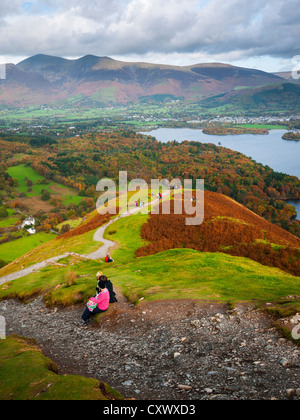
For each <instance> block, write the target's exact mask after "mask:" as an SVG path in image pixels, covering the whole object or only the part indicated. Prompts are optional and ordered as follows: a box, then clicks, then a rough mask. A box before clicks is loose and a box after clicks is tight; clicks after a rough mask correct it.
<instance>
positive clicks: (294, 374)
mask: <svg viewBox="0 0 300 420" xmlns="http://www.w3.org/2000/svg"><path fill="white" fill-rule="evenodd" d="M118 298H119V303H117V304H114V305H112V306H111V308H110V310H109V311H108V312H107V313H105V314H103V315H102V317H101V324H100V326H97V328H96V327H95V326H93V325H90V326H88V327H82V328H79V327H78V326H77V323H78V320H79V318H80V316H81V314H82V311H83V309H84V308H83V307H76V308H73V309H68V310H61V309H54V310H48V309H46V308H45V307H44V304H43V302H42V301H41V299H37V300H35V301H32V302H31V303H29V304H27V305H24V304H21V303H19V302H16V301H13V300H10V301H7V302H2V303H0V313H1V314H3V315H4V316H5V318H6V323H7V334H8V335H10V334H12V333H16V334H21V335H23V336H27V337H34V338H36V340H37V342H38V343H39V344H40V346H41V348H42V350H43V352H44V353H45V354H46V355H47V356H48V357H50V358H51V359H52V360H53V361H55V362H56V363H57V364H58V365H59V367H60V373H62V374H65V373H67V374H79V375H85V376H88V377H93V378H97V379H98V380H100V381H105V382H107V383H109V384H110V385H111V386H113V387H114V388H116V389H117V390H119V391H120V392H121V393H122V395H123V396H124V397H126V398H134V399H137V400H150V399H154V400H165V399H166V400H201V399H205V400H206V399H216V400H225V399H226V400H228V399H229V400H240V399H242V400H243V399H245V400H256V399H272V398H273V399H279V400H281V399H287V398H292V397H293V398H295V399H300V397H299V395H300V394H299V392H300V389H299V388H300V375H299V373H300V349H299V347H296V346H295V345H294V344H292V343H291V342H289V341H287V340H285V339H283V338H281V337H280V335H279V334H278V333H277V331H276V329H275V328H274V327H273V323H272V319H271V318H269V317H268V316H266V315H265V314H263V313H261V312H258V311H257V310H255V309H254V308H253V307H252V306H251V305H243V306H239V307H237V308H236V309H235V311H232V310H228V307H226V306H224V305H219V304H207V303H200V302H195V301H168V302H152V303H144V304H142V305H140V306H139V307H138V308H134V307H133V306H132V305H129V304H128V303H127V302H126V300H125V299H123V298H122V296H120V294H119V293H118ZM297 390H298V391H297ZM297 392H298V396H296V393H297Z"/></svg>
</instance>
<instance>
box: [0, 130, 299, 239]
mask: <svg viewBox="0 0 300 420" xmlns="http://www.w3.org/2000/svg"><path fill="white" fill-rule="evenodd" d="M40 140H41V141H39V139H34V141H33V139H32V138H31V137H24V136H21V137H20V136H10V137H9V138H8V139H6V138H5V136H3V137H2V138H1V139H0V146H1V152H0V164H1V166H0V169H1V172H0V190H5V189H6V188H10V186H13V185H14V183H15V180H13V179H11V178H9V176H8V174H7V173H6V169H7V168H8V167H10V166H14V165H19V164H20V163H22V164H25V165H29V166H31V167H32V168H33V169H35V170H36V172H37V173H38V174H39V175H41V176H43V177H44V178H45V179H46V180H51V181H55V182H57V183H59V184H63V185H65V186H69V187H72V188H74V189H76V190H77V191H78V193H79V195H82V196H87V197H90V198H91V199H92V200H94V203H95V202H96V197H95V195H96V191H95V186H96V184H97V182H98V181H99V180H100V179H102V178H105V177H108V178H112V179H114V180H115V181H116V182H118V178H119V171H127V172H128V180H132V179H136V178H142V179H145V180H146V181H147V182H150V180H151V179H158V178H167V179H169V180H171V179H173V178H176V177H178V178H181V179H193V180H196V179H204V180H205V188H206V190H207V191H212V192H217V193H220V194H224V195H226V196H229V197H232V198H233V199H235V200H236V201H238V202H239V203H241V204H243V205H245V206H246V207H247V208H248V209H250V210H252V211H253V212H255V213H256V214H258V215H259V216H261V217H263V218H265V219H266V220H268V221H270V222H272V223H275V224H278V225H279V226H281V227H283V228H284V229H286V230H288V231H290V232H291V233H293V234H295V235H297V236H300V222H299V221H296V220H293V219H294V218H295V215H296V211H295V209H294V207H292V206H290V205H288V204H286V203H285V200H287V199H299V198H300V180H299V179H298V178H297V177H292V176H288V175H285V174H282V173H278V172H274V171H273V170H272V169H271V168H269V167H268V166H263V165H262V164H259V163H256V162H255V161H254V160H252V159H251V158H247V157H246V156H244V155H242V154H241V153H238V152H234V151H231V150H229V149H226V148H223V147H218V146H215V145H213V144H202V143H198V142H187V141H186V142H183V143H178V142H176V141H173V142H169V143H160V142H158V141H157V140H156V139H155V138H153V137H151V136H143V135H141V134H136V133H133V132H130V131H116V132H111V133H99V134H94V133H93V134H90V135H86V136H81V137H79V136H78V137H74V138H70V139H60V138H57V139H55V141H51V139H47V138H45V137H43V139H40ZM89 204H91V203H89ZM90 208H91V207H90V205H89V209H90Z"/></svg>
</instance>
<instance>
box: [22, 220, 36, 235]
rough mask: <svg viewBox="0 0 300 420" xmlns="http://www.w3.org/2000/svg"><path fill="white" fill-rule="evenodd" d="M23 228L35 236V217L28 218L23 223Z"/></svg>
mask: <svg viewBox="0 0 300 420" xmlns="http://www.w3.org/2000/svg"><path fill="white" fill-rule="evenodd" d="M21 228H22V229H24V228H25V229H26V230H27V232H29V233H30V235H34V234H35V233H36V229H35V219H34V217H27V218H26V219H25V220H24V222H23V223H22V226H21Z"/></svg>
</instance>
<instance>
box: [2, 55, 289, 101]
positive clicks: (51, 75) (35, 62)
mask: <svg viewBox="0 0 300 420" xmlns="http://www.w3.org/2000/svg"><path fill="white" fill-rule="evenodd" d="M282 80H283V79H282V78H281V77H278V76H276V75H273V74H269V73H265V72H263V71H259V70H254V69H246V68H240V67H234V66H230V65H226V64H221V63H211V64H196V65H192V66H184V67H179V66H169V65H158V64H150V63H126V62H121V61H116V60H113V59H111V58H109V57H96V56H92V55H88V56H85V57H82V58H79V59H78V60H66V59H63V58H60V57H51V56H46V55H36V56H33V57H30V58H28V59H26V60H24V61H22V62H21V63H19V64H17V65H9V66H8V67H7V78H6V80H5V81H0V84H1V95H0V103H2V104H9V105H17V106H21V105H31V104H36V105H41V104H51V103H56V102H60V101H67V102H66V103H68V101H69V100H70V99H74V98H77V101H78V103H80V104H87V105H93V104H94V105H101V104H108V103H112V104H114V103H116V104H117V103H119V104H126V103H128V102H131V101H137V100H143V99H145V98H146V99H151V98H156V99H157V95H158V96H159V97H160V99H164V98H168V99H172V98H173V99H175V98H184V99H187V100H193V101H197V100H202V99H203V98H207V97H210V96H214V95H218V94H221V93H226V92H230V91H232V90H235V89H236V88H238V89H240V88H242V87H257V86H264V85H269V84H271V83H280V82H281V81H282Z"/></svg>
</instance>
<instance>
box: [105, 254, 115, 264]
mask: <svg viewBox="0 0 300 420" xmlns="http://www.w3.org/2000/svg"><path fill="white" fill-rule="evenodd" d="M105 262H106V263H112V262H114V260H113V259H112V258H110V256H109V255H106V257H105Z"/></svg>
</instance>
